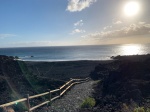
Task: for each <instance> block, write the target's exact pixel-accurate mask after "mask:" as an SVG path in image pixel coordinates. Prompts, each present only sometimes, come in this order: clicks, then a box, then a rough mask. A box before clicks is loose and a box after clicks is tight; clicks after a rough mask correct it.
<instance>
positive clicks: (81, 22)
mask: <svg viewBox="0 0 150 112" xmlns="http://www.w3.org/2000/svg"><path fill="white" fill-rule="evenodd" d="M74 26H75V27H77V26H83V20H80V21H77V22H76V23H74Z"/></svg>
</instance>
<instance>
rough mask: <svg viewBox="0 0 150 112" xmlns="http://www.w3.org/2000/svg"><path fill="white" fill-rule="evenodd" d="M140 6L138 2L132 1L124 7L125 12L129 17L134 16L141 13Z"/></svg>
mask: <svg viewBox="0 0 150 112" xmlns="http://www.w3.org/2000/svg"><path fill="white" fill-rule="evenodd" d="M139 9H140V6H139V3H138V2H136V1H130V2H128V3H127V4H126V5H125V6H124V12H125V14H126V15H127V16H134V15H136V14H137V13H138V12H139Z"/></svg>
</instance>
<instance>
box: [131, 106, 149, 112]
mask: <svg viewBox="0 0 150 112" xmlns="http://www.w3.org/2000/svg"><path fill="white" fill-rule="evenodd" d="M133 112H150V109H144V107H138V108H135V109H134V111H133Z"/></svg>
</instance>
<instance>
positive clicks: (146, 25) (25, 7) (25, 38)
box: [0, 0, 150, 47]
mask: <svg viewBox="0 0 150 112" xmlns="http://www.w3.org/2000/svg"><path fill="white" fill-rule="evenodd" d="M131 2H132V3H133V4H132V3H131ZM129 3H130V4H129ZM149 4H150V0H0V47H32V46H33V47H34V46H72V45H105V44H131V43H134V44H136V43H140V44H142V43H150V13H149V12H150V7H149ZM136 5H137V6H136Z"/></svg>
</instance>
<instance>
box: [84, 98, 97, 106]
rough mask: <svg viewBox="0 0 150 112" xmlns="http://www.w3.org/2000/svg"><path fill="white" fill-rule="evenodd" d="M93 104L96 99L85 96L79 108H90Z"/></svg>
mask: <svg viewBox="0 0 150 112" xmlns="http://www.w3.org/2000/svg"><path fill="white" fill-rule="evenodd" d="M95 104H96V101H95V99H94V98H86V99H85V100H84V101H83V103H82V104H81V108H91V107H94V106H95Z"/></svg>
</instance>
